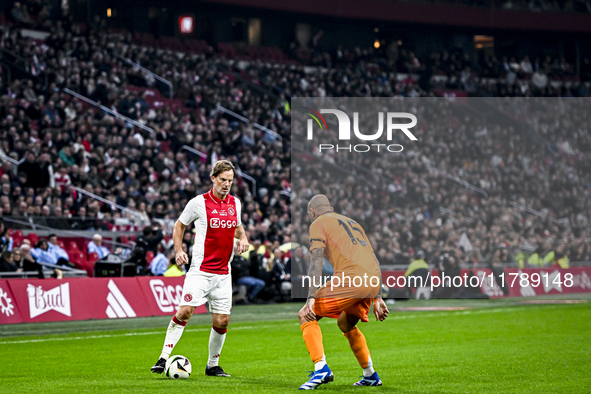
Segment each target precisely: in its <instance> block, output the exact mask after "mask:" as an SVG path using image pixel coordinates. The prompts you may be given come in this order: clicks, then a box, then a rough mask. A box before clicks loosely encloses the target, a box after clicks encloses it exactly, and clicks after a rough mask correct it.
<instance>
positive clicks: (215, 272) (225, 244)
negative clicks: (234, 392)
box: [152, 160, 249, 377]
mask: <svg viewBox="0 0 591 394" xmlns="http://www.w3.org/2000/svg"><path fill="white" fill-rule="evenodd" d="M235 174H236V169H235V168H234V165H233V164H232V163H231V162H229V161H227V160H220V161H218V162H217V163H215V165H214V166H213V169H212V170H211V180H212V182H213V187H212V188H211V190H210V191H209V192H207V193H205V194H200V195H198V196H197V197H195V198H193V199H192V200H191V201H189V203H188V204H187V206H186V207H185V209H184V210H183V213H182V214H181V216H180V217H179V219H178V220H177V221H176V223H175V226H174V232H173V235H172V238H173V241H174V249H175V254H176V258H175V259H176V263H177V265H178V266H179V267H181V266H182V265H183V264H187V263H188V262H189V259H188V257H187V254H186V253H185V252H183V250H182V240H183V235H184V233H185V229H186V228H187V226H188V225H190V224H191V223H193V222H195V243H194V245H193V259H192V262H191V268H190V269H189V272H187V275H186V277H185V284H184V286H183V295H182V299H181V303H180V305H179V308H178V310H177V312H176V315H174V316H173V317H172V321H171V322H170V324H169V325H168V330H167V331H166V338H165V340H164V347H163V348H162V354H161V355H160V358H159V359H158V361H157V362H156V364H155V365H154V366H153V367H152V372H154V373H162V372H163V371H164V366H165V364H166V361H167V360H168V358H169V357H170V355H171V353H172V350H173V349H174V346H175V345H176V344H177V342H178V341H179V339H181V335H182V334H183V330H184V328H185V325H186V324H187V322H188V321H189V319H190V318H191V316H192V315H193V312H194V311H195V308H196V307H197V306H199V305H203V304H204V303H205V302H206V301H209V309H210V311H211V312H212V315H211V320H212V323H213V327H212V329H211V333H210V335H209V359H208V361H207V367H206V368H205V374H206V375H208V376H225V377H229V376H230V375H228V374H227V373H225V372H224V370H223V369H222V368H221V367H220V366H219V365H218V362H219V357H220V353H221V351H222V347H223V346H224V340H225V339H226V331H227V327H228V324H229V323H230V311H231V309H232V278H231V275H230V261H232V258H233V257H234V239H235V238H236V239H238V244H237V245H236V252H237V253H238V254H241V253H243V252H246V251H247V250H248V246H249V244H248V239H247V237H246V233H245V231H244V228H243V227H242V223H241V220H240V217H241V211H242V210H241V203H240V200H238V199H237V198H236V197H234V196H231V195H230V194H229V192H230V189H231V187H232V182H233V180H234V175H235Z"/></svg>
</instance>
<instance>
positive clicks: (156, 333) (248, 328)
mask: <svg viewBox="0 0 591 394" xmlns="http://www.w3.org/2000/svg"><path fill="white" fill-rule="evenodd" d="M266 327H272V326H271V325H259V326H239V327H234V328H232V330H250V329H253V328H257V329H258V328H266ZM210 330H211V328H192V329H191V328H188V329H186V330H185V332H204V331H210ZM165 332H166V330H164V329H163V330H161V331H154V332H128V333H125V334H103V335H88V336H81V337H53V338H39V339H24V340H20V341H4V342H0V344H3V345H10V344H13V343H35V342H53V341H73V340H76V339H101V338H115V337H135V336H140V335H164V333H165Z"/></svg>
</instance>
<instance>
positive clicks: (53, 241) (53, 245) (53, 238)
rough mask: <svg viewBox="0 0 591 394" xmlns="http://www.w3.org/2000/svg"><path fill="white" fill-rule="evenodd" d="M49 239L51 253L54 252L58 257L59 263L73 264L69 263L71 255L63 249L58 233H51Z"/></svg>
mask: <svg viewBox="0 0 591 394" xmlns="http://www.w3.org/2000/svg"><path fill="white" fill-rule="evenodd" d="M48 240H49V243H48V244H47V246H48V250H49V253H53V255H54V256H55V257H56V259H57V263H58V264H60V265H64V264H65V265H71V264H69V261H70V256H69V255H68V252H66V251H65V250H64V249H62V248H61V247H60V246H59V245H58V243H57V235H55V234H49V237H48Z"/></svg>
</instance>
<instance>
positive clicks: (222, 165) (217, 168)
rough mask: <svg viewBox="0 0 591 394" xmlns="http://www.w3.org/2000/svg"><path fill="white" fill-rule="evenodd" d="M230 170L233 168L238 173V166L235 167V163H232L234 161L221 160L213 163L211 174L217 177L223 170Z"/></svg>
mask: <svg viewBox="0 0 591 394" xmlns="http://www.w3.org/2000/svg"><path fill="white" fill-rule="evenodd" d="M229 170H232V172H234V175H236V167H234V164H232V162H230V161H228V160H220V161H218V162H217V163H215V164H214V165H213V168H212V169H211V174H210V175H211V176H212V177H214V178H215V177H217V176H218V175H220V174H221V173H222V172H226V171H229Z"/></svg>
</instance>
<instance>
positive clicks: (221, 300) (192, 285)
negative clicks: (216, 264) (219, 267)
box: [180, 271, 232, 315]
mask: <svg viewBox="0 0 591 394" xmlns="http://www.w3.org/2000/svg"><path fill="white" fill-rule="evenodd" d="M206 301H209V311H210V312H212V313H219V314H222V315H229V314H230V312H231V311H232V275H230V274H227V275H219V274H210V273H207V272H201V271H200V272H196V273H191V275H187V276H186V277H185V284H184V285H183V296H182V298H181V303H180V305H190V306H199V305H203V304H205V302H206Z"/></svg>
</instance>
